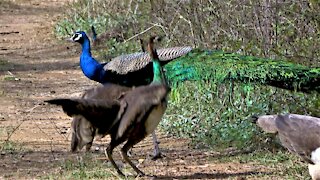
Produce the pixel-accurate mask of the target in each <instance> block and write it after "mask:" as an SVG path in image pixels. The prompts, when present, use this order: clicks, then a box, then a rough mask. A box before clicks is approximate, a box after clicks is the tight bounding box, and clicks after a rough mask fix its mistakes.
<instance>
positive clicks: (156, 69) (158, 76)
mask: <svg viewBox="0 0 320 180" xmlns="http://www.w3.org/2000/svg"><path fill="white" fill-rule="evenodd" d="M152 63H153V81H152V84H165V83H166V79H165V76H164V73H163V70H162V67H161V64H160V61H159V60H158V59H153V61H152Z"/></svg>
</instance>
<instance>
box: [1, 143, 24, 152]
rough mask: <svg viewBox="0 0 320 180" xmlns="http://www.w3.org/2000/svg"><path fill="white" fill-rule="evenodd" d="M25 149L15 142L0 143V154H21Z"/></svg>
mask: <svg viewBox="0 0 320 180" xmlns="http://www.w3.org/2000/svg"><path fill="white" fill-rule="evenodd" d="M24 150H25V149H24V148H23V146H22V145H21V144H19V143H17V142H13V141H10V140H9V141H0V152H1V153H15V152H22V151H24Z"/></svg>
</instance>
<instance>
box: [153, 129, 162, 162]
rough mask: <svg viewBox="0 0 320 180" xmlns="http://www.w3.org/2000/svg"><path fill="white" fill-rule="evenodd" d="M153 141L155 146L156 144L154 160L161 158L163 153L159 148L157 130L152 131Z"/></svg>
mask: <svg viewBox="0 0 320 180" xmlns="http://www.w3.org/2000/svg"><path fill="white" fill-rule="evenodd" d="M152 142H153V146H154V154H153V157H152V160H157V159H159V158H161V157H162V155H161V151H160V148H159V141H158V139H157V136H156V132H155V131H153V132H152Z"/></svg>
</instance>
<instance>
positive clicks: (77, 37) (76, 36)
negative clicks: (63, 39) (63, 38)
mask: <svg viewBox="0 0 320 180" xmlns="http://www.w3.org/2000/svg"><path fill="white" fill-rule="evenodd" d="M81 37H82V34H78V33H76V34H74V35H73V37H72V39H73V40H74V41H79V40H80V38H81Z"/></svg>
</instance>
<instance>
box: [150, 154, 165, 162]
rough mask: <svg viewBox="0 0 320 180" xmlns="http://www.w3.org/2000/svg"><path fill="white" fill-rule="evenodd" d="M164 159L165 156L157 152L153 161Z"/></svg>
mask: <svg viewBox="0 0 320 180" xmlns="http://www.w3.org/2000/svg"><path fill="white" fill-rule="evenodd" d="M163 157H165V156H164V155H162V153H161V152H155V153H154V155H153V156H152V158H151V160H153V161H155V160H157V159H161V158H163Z"/></svg>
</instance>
